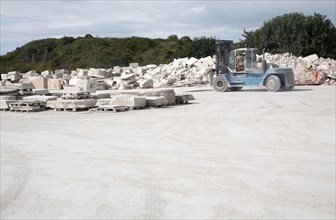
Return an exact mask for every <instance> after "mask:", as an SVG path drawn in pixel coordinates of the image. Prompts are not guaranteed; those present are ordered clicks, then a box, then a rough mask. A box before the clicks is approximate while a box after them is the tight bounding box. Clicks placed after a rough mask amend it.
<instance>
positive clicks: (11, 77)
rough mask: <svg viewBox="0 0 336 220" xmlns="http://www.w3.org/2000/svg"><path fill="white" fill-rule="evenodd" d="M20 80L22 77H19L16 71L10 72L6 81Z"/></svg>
mask: <svg viewBox="0 0 336 220" xmlns="http://www.w3.org/2000/svg"><path fill="white" fill-rule="evenodd" d="M21 78H22V77H21V75H20V73H19V72H18V71H12V72H8V74H7V78H6V79H7V80H10V81H12V82H14V81H17V80H19V79H21Z"/></svg>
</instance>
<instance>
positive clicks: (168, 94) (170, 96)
mask: <svg viewBox="0 0 336 220" xmlns="http://www.w3.org/2000/svg"><path fill="white" fill-rule="evenodd" d="M141 95H143V96H146V97H148V96H152V97H161V96H163V97H165V98H166V100H167V102H168V104H175V91H174V89H153V90H147V91H144V92H143V93H142V94H141Z"/></svg>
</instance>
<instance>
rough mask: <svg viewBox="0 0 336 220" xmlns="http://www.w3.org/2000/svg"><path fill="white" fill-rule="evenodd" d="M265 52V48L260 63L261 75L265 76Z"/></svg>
mask: <svg viewBox="0 0 336 220" xmlns="http://www.w3.org/2000/svg"><path fill="white" fill-rule="evenodd" d="M265 50H266V48H264V49H263V58H262V61H261V72H262V74H263V75H265V73H266V70H267V63H266V60H265Z"/></svg>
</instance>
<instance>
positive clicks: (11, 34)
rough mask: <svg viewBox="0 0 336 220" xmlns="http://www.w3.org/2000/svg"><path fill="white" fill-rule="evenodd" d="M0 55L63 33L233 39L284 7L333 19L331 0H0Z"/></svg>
mask: <svg viewBox="0 0 336 220" xmlns="http://www.w3.org/2000/svg"><path fill="white" fill-rule="evenodd" d="M0 1H1V51H0V52H1V55H3V54H6V53H7V52H9V51H12V50H15V48H16V47H21V46H23V45H24V44H26V43H28V42H30V41H32V40H37V39H43V38H54V37H57V38H59V37H63V36H73V37H77V36H84V35H85V34H88V33H89V34H92V35H93V36H99V37H131V36H140V37H149V38H167V37H168V36H169V35H172V34H177V35H178V37H183V36H190V37H191V38H193V37H200V36H209V37H210V36H212V37H216V38H219V39H231V40H234V41H238V40H239V39H240V38H242V36H241V34H242V33H243V30H244V29H246V30H252V29H257V28H259V27H261V26H262V24H263V22H264V21H266V20H268V19H271V18H273V17H276V16H278V15H282V14H285V13H292V12H302V13H304V14H306V15H312V14H313V13H314V12H316V13H320V14H323V15H326V16H327V17H328V18H329V19H330V20H331V21H332V22H333V23H334V25H335V20H336V15H335V14H336V0H317V1H316V0H305V1H295V0H293V1H291V0H282V1H277V0H264V1H247V0H245V1H232V0H231V1H229V0H210V1H192V0H184V1H163V0H149V1H141V0H138V1H121V0H114V1H113V0H94V1H90V0H84V1H83V0H82V1H80V0H71V1H66V0H63V1H56V0H55V1H54V0H45V1H43V0H0Z"/></svg>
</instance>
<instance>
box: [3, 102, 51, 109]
mask: <svg viewBox="0 0 336 220" xmlns="http://www.w3.org/2000/svg"><path fill="white" fill-rule="evenodd" d="M45 107H46V105H45V102H43V101H39V100H20V101H15V102H11V103H9V110H10V111H42V110H45Z"/></svg>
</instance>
